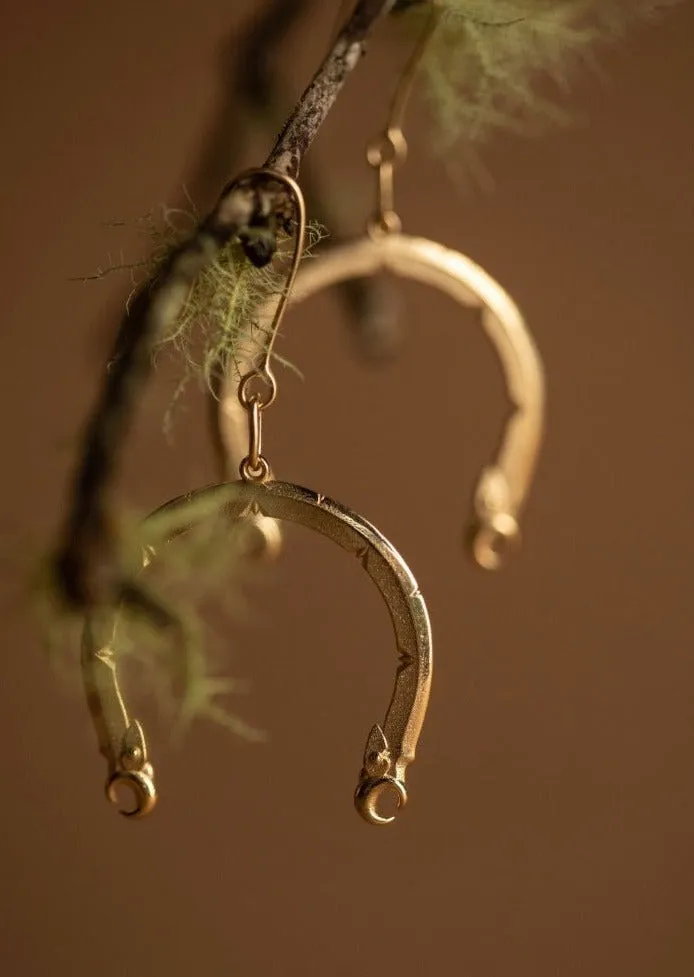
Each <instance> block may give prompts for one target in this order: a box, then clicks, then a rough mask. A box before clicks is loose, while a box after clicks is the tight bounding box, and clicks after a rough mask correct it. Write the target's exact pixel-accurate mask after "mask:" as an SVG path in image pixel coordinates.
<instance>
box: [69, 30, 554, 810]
mask: <svg viewBox="0 0 694 977" xmlns="http://www.w3.org/2000/svg"><path fill="white" fill-rule="evenodd" d="M424 43H425V39H424V40H423V41H422V43H421V44H420V47H419V49H418V51H417V52H415V55H414V56H413V59H412V60H411V62H410V65H409V66H408V68H407V69H406V72H405V74H404V76H403V79H402V80H401V84H400V86H399V89H398V93H397V94H396V98H395V100H394V103H393V110H392V113H391V119H390V123H389V125H388V127H387V129H386V132H385V133H384V135H383V136H382V137H381V139H380V140H379V141H378V142H377V143H374V144H372V145H371V146H370V147H369V150H368V159H369V162H370V164H371V165H372V166H374V167H375V168H376V169H377V171H378V185H379V194H378V208H377V211H376V214H375V216H374V217H373V218H372V219H371V220H370V221H369V223H368V226H367V233H366V235H365V236H364V237H363V238H361V239H357V240H355V241H352V242H349V243H346V244H344V245H341V246H339V247H336V248H334V249H332V250H331V251H330V252H328V253H327V254H326V255H325V256H323V257H320V258H318V259H317V260H316V261H313V262H311V263H310V264H309V265H307V266H305V267H302V269H301V271H299V261H300V258H301V255H302V253H303V249H304V240H305V232H306V210H305V204H304V199H303V195H302V192H301V189H300V187H299V185H298V184H297V183H296V181H294V180H293V179H291V178H290V177H288V176H285V175H283V174H281V173H276V172H274V171H272V170H267V169H260V170H251V171H248V172H246V173H244V174H242V175H241V176H239V177H238V178H237V180H236V181H234V182H235V183H239V184H240V183H243V182H247V181H248V180H250V179H251V178H253V179H254V180H257V179H258V178H265V179H266V180H267V181H268V182H274V183H276V184H277V183H279V184H281V185H282V186H283V187H284V188H285V189H286V190H287V191H288V193H289V194H290V196H291V197H293V200H294V203H295V210H296V240H295V248H294V256H293V261H292V265H291V268H290V271H289V275H288V280H287V285H286V288H285V290H284V292H283V293H282V295H281V296H280V299H279V302H277V304H276V307H275V309H274V312H273V310H272V307H271V306H272V303H271V302H268V303H266V304H265V305H264V306H263V307H262V308H261V309H260V310H259V313H258V319H257V324H258V325H260V327H261V329H260V330H258V332H259V333H260V334H261V335H263V336H266V337H267V340H266V341H265V342H263V343H262V344H261V349H260V350H257V351H256V356H255V358H254V357H249V360H248V362H247V363H245V364H243V366H242V371H241V372H242V374H243V375H242V377H241V380H240V381H237V380H236V379H235V378H234V377H232V375H231V374H230V373H229V374H227V376H226V377H225V379H224V382H223V384H222V389H221V391H220V399H219V414H218V420H219V429H220V430H219V433H220V437H221V442H222V446H223V448H224V451H225V453H226V456H227V460H228V467H232V466H233V467H235V466H238V471H239V473H240V479H239V480H237V481H228V482H223V483H221V484H218V485H213V486H209V487H205V488H202V489H199V490H197V491H194V492H192V493H189V494H188V495H185V496H182V497H180V498H177V499H174V500H172V501H170V502H168V503H166V504H165V505H164V506H162V507H161V508H159V509H157V510H156V511H155V512H154V513H152V514H151V515H150V516H149V517H148V518H147V519H146V520H145V524H144V527H143V539H148V538H151V539H152V540H156V541H158V543H160V542H161V541H162V540H164V541H165V540H166V539H167V538H168V539H170V538H173V537H174V536H178V535H180V534H182V533H185V532H187V531H188V530H189V529H191V528H192V527H193V526H194V525H196V524H198V523H199V522H200V521H201V520H204V519H207V518H209V517H210V516H213V515H222V516H224V517H225V518H228V519H229V520H246V521H250V522H251V523H252V524H253V525H254V527H255V530H256V531H257V532H258V533H259V538H260V540H261V543H262V545H263V547H264V548H265V552H276V548H277V542H278V540H279V539H280V529H279V524H278V521H281V520H288V521H290V522H295V523H299V524H301V525H303V526H306V527H308V528H310V529H313V530H315V531H317V532H319V533H322V534H323V535H325V536H327V537H328V538H329V539H331V540H333V542H335V543H337V544H338V545H339V546H341V547H342V548H343V549H345V550H347V551H348V552H350V553H352V554H353V555H354V556H356V557H357V559H358V560H359V561H360V563H361V564H362V566H363V567H364V569H365V570H366V572H367V573H368V574H369V576H370V577H371V579H372V580H373V582H374V583H375V584H376V586H377V588H378V590H379V591H380V593H381V596H382V597H383V599H384V601H385V603H386V606H387V607H388V611H389V613H390V616H391V621H392V624H393V631H394V636H395V646H396V651H397V657H398V665H397V672H396V678H395V686H394V690H393V694H392V698H391V701H390V704H389V706H388V709H387V710H386V715H385V718H384V720H383V723H382V724H374V726H373V727H372V729H371V731H370V733H369V735H368V738H367V743H366V748H365V751H364V758H363V762H362V768H361V772H360V775H359V780H358V784H357V788H356V791H355V795H354V798H355V805H356V808H357V810H358V812H359V813H360V814H361V815H362V817H364V818H365V819H366V820H367V821H368V822H370V823H372V824H387V823H389V822H391V821H392V820H393V817H385V816H383V815H382V814H381V813H379V810H378V804H379V799H380V797H381V795H382V794H383V793H384V792H385V791H391V792H393V793H394V795H395V798H396V800H397V804H398V808H399V807H402V806H403V805H404V804H405V803H406V801H407V790H406V787H405V773H406V768H407V766H408V764H410V763H411V762H412V760H413V759H414V756H415V749H416V745H417V741H418V739H419V735H420V732H421V729H422V725H423V722H424V717H425V713H426V709H427V705H428V700H429V691H430V687H431V678H432V664H433V657H432V635H431V626H430V622H429V615H428V612H427V608H426V604H425V602H424V599H423V597H422V594H421V593H420V591H419V588H418V586H417V582H416V580H415V579H414V577H413V575H412V573H411V572H410V569H409V567H408V566H407V564H406V563H405V561H404V560H403V558H402V557H401V556H400V554H399V553H398V552H397V550H396V549H395V548H394V547H393V546H392V545H391V543H389V542H388V540H387V539H386V538H385V537H384V536H382V535H381V533H380V532H379V531H378V530H377V529H376V528H375V527H374V526H372V525H371V524H370V523H369V522H367V521H366V520H365V519H364V518H363V517H362V516H360V515H359V514H357V513H355V512H353V511H351V510H350V509H348V508H346V507H345V506H343V505H341V504H340V503H338V502H335V501H333V500H332V499H329V498H327V497H326V496H325V495H323V494H321V493H318V492H314V491H312V490H309V489H306V488H302V487H300V486H298V485H295V484H292V483H289V482H281V481H276V480H275V479H274V477H273V475H272V471H271V468H270V465H269V463H268V461H267V458H266V456H265V455H264V453H263V440H262V434H263V430H262V429H263V415H264V413H265V411H266V410H267V409H268V408H269V407H270V406H271V405H272V404H273V403H274V401H275V399H276V396H277V389H278V386H277V379H276V377H275V375H274V373H273V371H272V356H273V351H274V345H275V341H276V339H277V335H278V330H279V326H280V323H281V321H282V318H283V315H284V312H285V309H286V307H287V304H288V301H290V300H291V301H293V302H297V301H299V300H301V299H305V298H308V297H309V296H311V295H313V294H315V293H316V292H317V291H319V290H320V289H322V288H326V287H328V286H330V285H334V284H337V283H338V282H342V281H345V280H347V279H350V278H355V277H358V276H367V275H373V274H376V273H378V272H383V271H388V272H391V273H394V274H396V275H400V276H403V277H405V278H410V279H413V280H415V281H418V282H421V283H424V284H428V285H432V286H434V287H436V288H439V289H441V290H442V291H444V292H446V293H447V294H449V295H450V296H451V297H452V298H453V299H455V300H456V301H457V302H459V303H460V304H461V305H464V306H467V307H471V308H475V309H479V310H480V318H481V323H482V326H483V328H484V330H485V332H486V334H487V335H488V336H489V338H490V339H491V341H492V343H493V345H494V347H495V349H496V351H497V354H498V356H499V359H500V361H501V365H502V369H503V372H504V376H505V381H506V386H507V393H508V397H509V400H510V402H511V404H512V407H513V411H512V414H511V416H510V418H509V419H508V421H507V422H506V425H505V430H504V432H503V437H502V441H501V447H500V450H499V453H498V456H497V458H496V460H495V461H494V462H493V464H491V465H490V466H488V467H486V468H485V469H484V470H483V472H482V474H481V476H480V478H479V481H478V484H477V488H476V491H475V495H474V519H473V522H474V534H473V538H472V553H473V556H474V558H475V560H476V561H477V563H478V564H479V565H480V566H482V567H484V568H487V569H497V568H499V567H500V566H502V565H503V562H504V558H505V556H506V555H507V553H508V549H509V548H510V547H511V546H512V545H513V544H516V543H517V542H518V540H519V528H518V518H519V515H520V513H521V511H522V508H523V505H524V503H525V501H526V498H527V495H528V492H529V489H530V485H531V482H532V478H533V474H534V471H535V466H536V462H537V457H538V452H539V448H540V444H541V440H542V429H543V417H544V377H543V369H542V364H541V361H540V357H539V354H538V352H537V349H536V347H535V344H534V342H533V340H532V337H531V336H530V333H529V332H528V329H527V327H526V324H525V322H524V320H523V317H522V315H521V314H520V312H519V310H518V308H517V307H516V305H515V303H514V302H513V300H512V299H511V298H510V296H509V295H508V294H507V293H506V292H505V291H504V289H502V288H501V286H500V285H499V284H498V283H497V282H496V281H495V280H494V279H493V278H491V277H490V276H489V275H488V274H487V273H486V272H485V271H483V269H481V268H480V267H479V266H478V265H476V264H475V263H474V262H473V261H471V260H470V259H469V258H467V257H465V256H464V255H462V254H459V253H458V252H455V251H453V250H451V249H449V248H446V247H444V246H442V245H440V244H437V243H435V242H432V241H428V240H425V239H423V238H416V237H410V236H409V235H406V234H404V233H402V231H401V223H400V219H399V217H398V215H397V214H396V212H395V209H394V206H393V173H394V169H395V167H396V165H397V164H398V163H400V162H402V161H403V160H404V158H405V154H406V148H407V147H406V142H405V138H404V136H403V133H402V128H401V123H402V117H403V113H404V107H405V104H406V101H407V97H408V95H409V91H410V88H411V84H412V78H413V75H414V68H415V66H416V63H417V61H418V59H419V57H420V56H421V51H422V49H423V44H424ZM254 359H255V363H256V365H253V364H254ZM246 367H247V369H246ZM155 556H156V553H155V548H153V547H149V548H148V555H147V560H148V561H149V560H150V559H152V558H155ZM102 638H103V636H102V634H101V633H99V634H97V629H96V627H95V624H94V622H93V621H88V622H87V624H86V627H85V630H84V637H83V645H82V670H83V677H84V684H85V689H86V693H87V698H88V702H89V706H90V711H91V713H92V717H93V720H94V724H95V728H96V732H97V736H98V741H99V745H100V749H101V752H102V753H103V755H104V756H105V758H106V760H107V764H108V777H107V783H106V792H107V795H108V797H109V799H110V800H112V801H113V802H114V803H116V804H118V796H117V792H118V788H119V786H120V785H122V784H127V785H129V786H130V788H131V789H132V790H133V791H134V793H135V795H136V806H135V808H134V809H132V810H127V811H123V810H121V813H123V814H124V815H126V816H129V817H141V816H143V815H145V814H147V813H148V812H149V811H151V810H152V808H153V807H154V804H155V802H156V797H157V795H156V789H155V786H154V774H153V769H152V766H151V764H150V761H149V757H148V753H147V746H146V740H145V736H144V732H143V730H142V726H141V724H140V723H139V722H138V721H137V720H136V719H131V718H130V717H129V715H128V712H127V709H126V707H125V703H124V701H123V697H122V694H121V692H120V689H119V686H118V681H117V674H116V662H115V656H114V651H113V647H112V645H113V643H114V642H113V640H112V639H109V640H105V641H104V640H103V639H102Z"/></svg>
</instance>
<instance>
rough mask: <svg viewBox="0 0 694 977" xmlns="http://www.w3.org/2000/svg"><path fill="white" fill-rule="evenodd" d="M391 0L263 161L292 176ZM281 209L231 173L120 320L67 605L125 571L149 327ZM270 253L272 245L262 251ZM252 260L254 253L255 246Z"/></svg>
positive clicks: (341, 53)
mask: <svg viewBox="0 0 694 977" xmlns="http://www.w3.org/2000/svg"><path fill="white" fill-rule="evenodd" d="M394 3H395V0H358V2H357V4H356V6H355V8H354V11H353V12H352V14H351V16H350V17H349V18H348V20H347V22H346V24H345V26H344V27H343V28H342V30H341V31H340V33H339V35H338V37H337V39H336V41H335V44H334V46H333V48H332V50H331V51H330V52H329V54H328V56H327V57H326V59H325V60H324V61H323V64H322V65H321V66H320V68H319V69H318V71H317V72H316V74H315V76H314V78H313V80H312V81H311V83H310V85H309V86H308V88H307V89H306V91H305V92H304V94H303V95H302V97H301V98H300V100H299V102H298V104H297V106H296V108H295V110H294V111H293V112H292V114H291V116H290V117H289V119H288V121H287V123H286V125H285V127H284V129H283V130H282V132H281V133H280V136H279V138H278V139H277V142H276V144H275V147H274V148H273V150H272V152H271V153H270V156H269V157H268V159H267V162H266V164H265V165H266V166H268V167H272V168H274V169H276V170H278V171H280V172H282V173H285V174H288V175H292V176H296V175H297V173H298V169H299V165H300V163H301V160H302V158H303V156H304V154H305V153H306V151H307V150H308V148H309V147H310V145H311V143H312V142H313V140H314V138H315V136H316V135H317V133H318V130H319V129H320V127H321V125H322V123H323V122H324V120H325V118H326V116H327V115H328V113H329V111H330V109H331V108H332V106H333V104H334V103H335V100H336V98H337V96H338V95H339V93H340V91H341V90H342V87H343V85H344V84H345V82H346V80H347V78H348V77H349V75H350V73H351V72H352V70H353V69H354V68H355V67H356V65H357V63H358V62H359V60H360V58H361V56H362V54H363V53H364V50H365V47H366V42H367V39H368V37H369V35H370V34H371V32H372V30H373V29H374V27H375V25H376V23H377V22H378V21H379V20H380V19H381V18H382V17H383V16H385V15H386V14H387V13H389V12H390V10H391V8H392V7H393V5H394ZM269 213H270V214H277V215H278V219H280V220H285V219H286V216H287V201H286V195H285V194H283V193H278V192H277V191H275V192H274V193H273V194H272V195H271V194H269V192H268V191H267V190H264V191H262V192H261V191H260V190H259V189H258V188H257V187H255V188H254V187H252V186H245V187H243V188H240V187H238V186H236V185H234V184H233V183H232V184H230V185H229V186H228V187H227V188H225V190H224V191H223V193H222V195H221V197H220V199H219V201H218V203H217V205H216V207H215V208H214V210H213V211H212V212H211V214H209V216H208V217H206V218H205V219H204V220H203V221H202V222H201V224H200V225H199V227H198V228H197V230H196V231H195V233H194V234H193V235H192V236H191V237H190V238H189V239H188V240H187V241H185V242H184V243H182V244H181V245H180V246H179V247H177V248H176V249H175V250H174V251H173V252H172V254H171V255H170V256H169V258H168V260H167V261H166V262H165V264H164V265H163V267H161V268H160V269H159V272H158V274H157V277H156V278H155V279H154V280H153V281H151V282H149V283H148V284H147V285H145V286H144V287H143V288H142V289H141V290H140V291H139V292H138V294H137V295H136V297H135V299H134V300H133V302H132V303H131V305H130V307H129V310H128V312H127V314H126V315H125V316H124V318H123V319H122V321H121V325H120V329H119V331H118V335H117V337H116V341H115V345H114V349H113V353H112V355H111V357H110V362H109V368H108V371H107V374H106V377H105V379H104V381H103V386H102V389H101V393H100V396H99V397H98V400H97V403H96V405H95V407H94V410H93V412H92V415H91V418H90V420H89V422H88V424H87V428H86V431H85V434H84V439H83V447H82V452H81V457H80V460H79V463H78V466H77V470H76V472H75V475H74V479H73V484H72V494H71V499H70V505H69V509H68V513H67V518H66V520H65V524H64V527H63V533H62V539H61V541H60V545H59V547H58V551H57V553H56V555H55V558H54V568H55V583H56V588H57V591H58V596H59V597H60V598H61V599H62V601H63V602H64V604H66V605H67V607H69V608H70V609H72V610H75V611H81V612H83V611H87V610H89V609H94V608H95V607H99V606H102V607H104V606H106V607H114V606H116V605H117V604H118V603H119V602H120V600H121V599H122V598H123V597H124V595H125V591H126V584H127V586H129V585H130V581H129V580H126V579H124V574H123V570H122V568H121V566H120V561H119V555H120V554H119V553H118V544H119V539H118V533H117V531H116V528H115V524H114V522H113V518H112V515H111V511H110V506H109V502H110V498H109V496H110V490H111V488H112V482H113V480H114V476H115V474H116V470H117V467H118V463H119V461H120V455H121V452H122V449H123V445H124V442H125V439H126V436H127V434H128V432H129V430H130V425H131V422H132V418H133V414H134V408H135V404H136V401H137V398H138V395H139V394H140V391H141V390H142V388H143V386H144V384H145V381H146V380H147V378H148V376H149V374H150V371H151V354H152V347H153V344H154V342H155V341H156V339H157V337H158V336H159V335H160V334H161V333H162V332H164V331H165V329H166V328H167V327H169V326H170V325H171V324H172V323H173V322H175V320H176V319H177V317H178V315H179V314H180V311H181V308H182V306H183V304H184V302H185V300H186V297H187V295H188V292H189V289H190V287H191V285H192V284H193V282H194V281H195V279H196V277H197V275H198V274H199V273H200V272H201V271H202V269H203V268H204V267H206V265H208V264H209V263H210V262H211V261H212V260H213V259H214V258H215V257H216V255H217V254H218V253H219V251H220V249H221V248H222V247H223V246H224V245H225V244H227V243H228V242H229V241H230V240H231V238H233V237H234V236H238V235H240V234H243V233H244V232H247V231H248V230H252V229H253V227H254V226H255V227H258V226H260V227H263V226H267V221H268V214H269ZM271 257H272V250H270V252H269V253H268V254H267V260H269V259H270V258H271ZM255 258H256V260H258V255H256V256H255Z"/></svg>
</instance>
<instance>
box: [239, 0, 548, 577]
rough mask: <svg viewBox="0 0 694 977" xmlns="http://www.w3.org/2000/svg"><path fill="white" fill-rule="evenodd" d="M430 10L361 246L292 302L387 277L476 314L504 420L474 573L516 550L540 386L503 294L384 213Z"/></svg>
mask: <svg viewBox="0 0 694 977" xmlns="http://www.w3.org/2000/svg"><path fill="white" fill-rule="evenodd" d="M439 15H440V10H439V9H434V10H433V12H432V16H431V19H430V21H429V25H428V28H427V30H426V31H425V33H424V35H423V37H422V38H421V40H420V43H419V45H418V47H417V49H416V51H415V52H414V54H413V55H412V58H411V59H410V62H409V64H408V66H407V68H406V69H405V72H404V74H403V77H402V79H401V81H400V84H399V86H398V90H397V92H396V95H395V98H394V101H393V105H392V109H391V116H390V121H389V123H388V126H387V128H386V131H385V133H384V134H383V135H382V136H381V137H380V138H379V139H378V140H376V141H375V142H374V143H372V144H371V145H370V146H369V148H368V151H367V158H368V161H369V164H370V165H371V166H373V167H374V168H375V169H376V170H377V173H378V206H377V210H376V213H375V214H374V216H373V217H372V218H371V220H370V221H369V222H368V225H367V233H366V235H365V236H364V237H363V238H359V239H357V240H355V241H351V242H348V243H346V244H343V245H337V246H335V247H333V248H331V249H330V250H329V251H327V252H326V253H325V254H324V255H321V256H319V257H317V258H316V259H315V260H311V261H310V262H306V263H305V264H304V265H303V266H302V268H301V271H300V272H299V275H298V277H297V280H296V284H295V287H294V290H293V292H292V298H291V301H292V303H296V302H299V301H301V300H302V299H307V298H309V297H310V296H311V295H314V294H315V293H316V292H319V291H320V290H321V289H324V288H327V287H329V286H331V285H336V284H338V283H339V282H344V281H346V280H348V279H351V278H358V277H364V276H369V275H375V274H378V273H381V272H391V273H393V274H395V275H401V276H403V277H405V278H408V279H413V280H415V281H418V282H421V283H422V284H426V285H431V286H433V287H434V288H438V289H440V290H441V291H443V292H446V293H447V294H448V295H450V296H451V297H452V298H453V299H454V300H455V301H456V302H459V303H460V304H461V305H463V306H466V307H469V308H475V309H479V310H480V319H481V325H482V327H483V329H484V331H485V333H486V334H487V336H488V337H489V339H490V340H491V342H492V343H493V345H494V348H495V350H496V352H497V355H498V357H499V360H500V362H501V366H502V369H503V373H504V378H505V382H506V388H507V395H508V398H509V400H510V402H511V405H512V413H511V415H510V416H509V418H508V420H507V421H506V424H505V427H504V432H503V436H502V440H501V446H500V448H499V451H498V454H497V457H496V459H495V460H494V462H492V464H491V465H489V466H487V467H485V468H484V470H483V471H482V473H481V475H480V476H479V479H478V482H477V487H476V489H475V493H474V501H473V509H474V512H473V518H472V526H471V549H472V554H473V556H474V559H475V560H476V562H477V563H478V565H479V566H481V567H483V568H485V569H489V570H495V569H498V568H500V567H501V566H503V565H504V563H505V561H506V558H507V556H508V555H509V551H510V550H511V549H513V548H514V547H515V546H517V545H518V543H519V541H520V530H519V524H518V519H519V516H520V513H521V510H522V509H523V506H524V505H525V502H526V498H527V496H528V493H529V490H530V487H531V484H532V480H533V476H534V472H535V467H536V464H537V458H538V454H539V450H540V446H541V442H542V435H543V426H544V411H545V382H544V371H543V367H542V362H541V359H540V355H539V353H538V350H537V348H536V346H535V343H534V341H533V339H532V336H531V335H530V332H529V331H528V328H527V325H526V323H525V320H524V319H523V316H522V315H521V313H520V310H519V309H518V307H517V306H516V304H515V303H514V301H513V299H512V298H511V297H510V296H509V295H508V293H507V292H506V291H505V290H504V289H503V288H502V287H501V285H499V283H498V282H496V281H495V280H494V279H493V278H492V277H491V276H490V275H489V274H487V272H485V271H484V270H483V269H482V268H480V267H479V265H477V264H475V262H474V261H472V260H471V259H470V258H468V257H466V256H465V255H463V254H460V253H458V252H457V251H454V250H452V249H451V248H447V247H444V246H443V245H442V244H438V243H435V242H433V241H428V240H426V239H424V238H418V237H411V236H409V235H407V234H403V233H402V232H401V221H400V217H399V216H398V214H397V213H396V211H395V209H394V192H393V191H394V180H393V174H394V170H395V167H396V166H397V165H398V164H399V163H402V162H403V161H404V160H405V157H406V154H407V143H406V141H405V137H404V135H403V132H402V120H403V117H404V112H405V107H406V104H407V101H408V98H409V95H410V91H411V88H412V84H413V80H414V76H415V72H416V68H417V66H418V64H419V62H420V60H421V57H422V54H423V52H424V49H425V46H426V43H427V41H428V40H429V38H430V36H431V34H432V33H433V30H434V29H435V27H436V24H437V23H438V17H439ZM272 304H273V303H272V302H271V301H270V302H267V303H266V304H265V305H264V306H262V307H261V308H260V309H259V310H258V312H257V315H256V317H255V326H256V327H259V328H257V332H256V335H261V336H262V335H264V334H265V330H266V326H267V323H268V322H269V320H270V318H271V316H272ZM237 391H238V381H237V380H235V378H234V377H233V376H232V375H231V373H229V374H227V376H226V377H225V378H224V380H223V383H222V390H221V394H220V401H221V403H220V407H219V424H220V431H219V436H220V438H221V441H222V443H223V445H224V449H225V452H226V455H227V457H228V458H229V459H230V462H231V463H235V464H236V465H238V464H239V462H240V460H241V458H242V456H243V451H244V442H245V432H244V424H245V420H244V413H243V408H242V405H241V404H240V403H239V398H238V394H237ZM259 528H260V530H261V537H260V538H259V540H258V543H259V549H260V551H263V549H264V551H265V552H266V553H267V554H268V555H273V554H275V553H276V552H277V551H278V547H279V534H278V532H277V527H276V526H274V527H273V526H272V525H271V524H269V523H265V524H264V525H263V526H262V527H259Z"/></svg>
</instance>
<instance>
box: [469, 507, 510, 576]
mask: <svg viewBox="0 0 694 977" xmlns="http://www.w3.org/2000/svg"><path fill="white" fill-rule="evenodd" d="M520 543H521V532H520V526H519V525H518V521H517V520H516V518H515V517H514V516H512V515H511V513H510V512H495V513H493V514H492V515H491V516H489V518H488V519H485V521H484V522H483V523H482V525H481V526H480V525H477V526H475V527H473V530H472V554H473V556H474V558H475V562H476V563H477V564H478V566H480V567H482V569H483V570H500V569H501V568H502V567H504V566H505V565H506V563H507V561H508V559H509V557H510V556H511V554H512V553H514V552H515V551H516V550H517V549H519V547H520Z"/></svg>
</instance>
